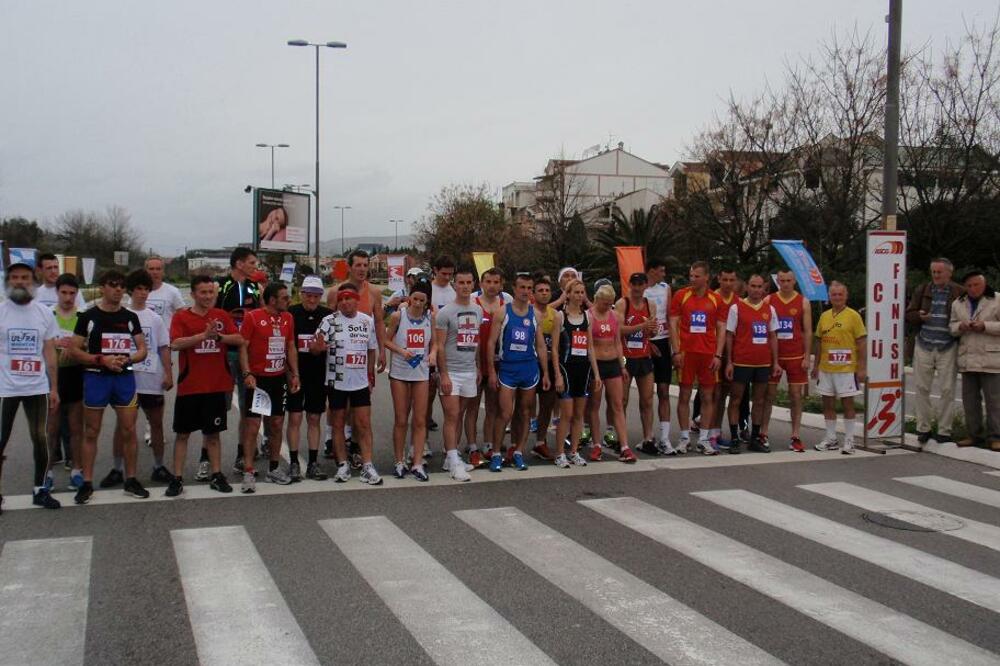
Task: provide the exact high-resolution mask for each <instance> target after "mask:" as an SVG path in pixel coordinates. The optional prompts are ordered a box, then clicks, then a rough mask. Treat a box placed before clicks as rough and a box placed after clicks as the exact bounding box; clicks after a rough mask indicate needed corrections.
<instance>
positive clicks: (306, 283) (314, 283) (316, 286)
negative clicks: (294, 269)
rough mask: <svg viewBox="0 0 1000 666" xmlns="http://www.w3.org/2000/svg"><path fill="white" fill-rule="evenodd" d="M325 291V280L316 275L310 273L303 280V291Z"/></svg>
mask: <svg viewBox="0 0 1000 666" xmlns="http://www.w3.org/2000/svg"><path fill="white" fill-rule="evenodd" d="M325 291H326V290H325V289H323V281H322V280H321V279H319V278H318V277H316V276H315V275H308V276H306V278H305V279H304V280H302V293H304V294H322V293H324V292H325Z"/></svg>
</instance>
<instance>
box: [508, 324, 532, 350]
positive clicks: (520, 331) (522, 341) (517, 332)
mask: <svg viewBox="0 0 1000 666" xmlns="http://www.w3.org/2000/svg"><path fill="white" fill-rule="evenodd" d="M510 350H511V351H514V352H525V351H528V329H527V328H524V327H522V326H517V327H515V328H512V329H511V331H510Z"/></svg>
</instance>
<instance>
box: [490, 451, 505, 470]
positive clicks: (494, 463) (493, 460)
mask: <svg viewBox="0 0 1000 666" xmlns="http://www.w3.org/2000/svg"><path fill="white" fill-rule="evenodd" d="M501 469H503V456H502V455H500V454H499V453H494V454H493V455H492V456H490V471H491V472H499V471H500V470H501Z"/></svg>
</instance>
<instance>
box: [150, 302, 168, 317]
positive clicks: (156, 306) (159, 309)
mask: <svg viewBox="0 0 1000 666" xmlns="http://www.w3.org/2000/svg"><path fill="white" fill-rule="evenodd" d="M164 305H165V303H164V301H161V300H159V299H156V300H153V299H149V300H147V301H146V307H147V308H149V309H150V310H152V311H153V312H155V313H156V314H158V315H160V316H161V317H162V316H163V310H164Z"/></svg>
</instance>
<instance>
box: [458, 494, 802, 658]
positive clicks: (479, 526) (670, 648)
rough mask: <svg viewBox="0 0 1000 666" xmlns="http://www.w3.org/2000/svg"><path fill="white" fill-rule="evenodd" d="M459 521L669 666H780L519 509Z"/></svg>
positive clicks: (471, 514) (472, 514) (479, 512)
mask: <svg viewBox="0 0 1000 666" xmlns="http://www.w3.org/2000/svg"><path fill="white" fill-rule="evenodd" d="M455 515H456V516H458V517H459V518H461V519H462V520H463V521H465V522H466V523H468V524H469V525H471V526H472V527H473V528H475V529H476V530H477V531H479V532H480V533H482V534H483V535H484V536H485V537H486V538H488V539H489V540H490V541H492V542H493V543H495V544H496V545H498V546H500V547H501V548H503V549H504V550H506V551H507V552H508V553H510V554H511V555H513V556H514V557H516V558H518V559H519V560H521V561H522V562H524V563H525V564H526V565H527V566H529V567H530V568H531V569H533V570H534V571H536V572H537V573H538V574H540V575H541V576H542V577H544V578H545V579H547V580H548V581H549V582H551V583H552V584H554V585H555V586H556V587H558V588H559V589H561V590H562V591H563V592H565V593H566V594H568V595H569V596H571V597H573V598H575V599H576V600H577V601H579V602H580V603H582V604H583V605H584V606H586V607H587V608H589V609H590V610H591V611H593V612H594V613H596V614H597V615H599V616H600V617H602V618H603V619H604V620H605V621H607V622H608V623H609V624H611V625H612V626H614V627H616V628H617V629H618V630H619V631H621V632H622V633H624V634H626V635H627V636H629V637H630V638H632V640H634V641H635V642H637V643H638V644H639V645H642V646H643V647H644V648H646V649H647V650H649V651H650V652H652V653H653V654H655V655H656V656H658V657H660V658H661V659H663V660H664V661H666V662H668V663H670V664H736V663H738V664H780V663H782V662H781V661H779V660H777V659H775V658H774V657H772V656H771V655H769V654H768V653H766V652H764V651H763V650H761V649H760V648H758V647H756V646H755V645H753V644H752V643H749V642H747V641H745V640H744V639H742V638H740V637H739V636H737V635H735V634H733V633H732V632H730V631H729V630H727V629H725V628H724V627H722V626H720V625H718V624H716V623H715V622H713V621H711V620H709V619H708V618H706V617H704V616H703V615H701V614H700V613H698V612H696V611H694V610H692V609H691V608H688V607H687V606H685V605H683V604H682V603H680V602H679V601H676V600H675V599H673V598H671V597H669V596H668V595H666V594H664V593H663V592H661V591H660V590H657V589H656V588H654V587H653V586H652V585H649V584H648V583H646V582H644V581H642V580H639V579H638V578H636V577H635V576H633V575H632V574H630V573H628V572H627V571H625V570H624V569H621V568H620V567H617V566H615V565H614V564H612V563H611V562H609V561H607V560H606V559H604V558H602V557H600V556H599V555H596V554H595V553H593V552H591V551H589V550H587V549H586V548H584V547H583V546H581V545H580V544H578V543H577V542H575V541H573V540H572V539H569V538H568V537H565V536H563V535H562V534H560V533H559V532H556V531H555V530H553V529H552V528H550V527H548V526H547V525H544V524H542V523H541V522H539V521H537V520H535V519H534V518H532V517H530V516H528V515H527V514H525V513H524V512H522V511H520V510H519V509H515V508H510V507H507V508H498V509H487V510H483V509H476V510H471V511H456V512H455ZM569 562H572V563H573V566H567V563H569ZM579 572H583V575H584V576H586V581H582V580H581V578H580V573H579Z"/></svg>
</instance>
